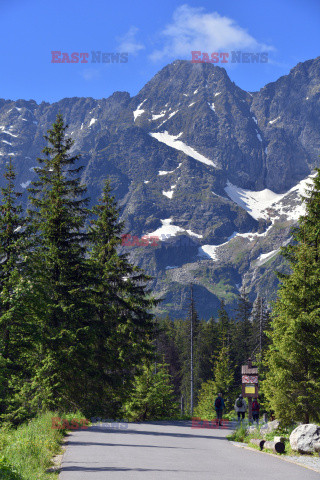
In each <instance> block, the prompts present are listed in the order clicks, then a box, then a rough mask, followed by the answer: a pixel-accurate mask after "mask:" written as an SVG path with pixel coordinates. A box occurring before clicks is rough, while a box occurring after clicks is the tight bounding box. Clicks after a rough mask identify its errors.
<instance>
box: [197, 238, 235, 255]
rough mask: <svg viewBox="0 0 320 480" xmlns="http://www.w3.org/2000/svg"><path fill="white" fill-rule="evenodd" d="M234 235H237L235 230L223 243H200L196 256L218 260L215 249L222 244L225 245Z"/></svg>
mask: <svg viewBox="0 0 320 480" xmlns="http://www.w3.org/2000/svg"><path fill="white" fill-rule="evenodd" d="M235 236H237V232H233V234H232V235H231V236H230V237H229V238H228V240H227V241H226V242H224V243H220V245H202V246H201V247H199V249H198V255H197V256H198V257H206V258H211V260H214V261H216V260H218V256H217V249H218V248H219V247H222V246H223V245H227V243H229V241H230V240H232V239H233V238H234V237H235Z"/></svg>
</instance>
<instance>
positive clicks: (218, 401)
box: [214, 393, 225, 426]
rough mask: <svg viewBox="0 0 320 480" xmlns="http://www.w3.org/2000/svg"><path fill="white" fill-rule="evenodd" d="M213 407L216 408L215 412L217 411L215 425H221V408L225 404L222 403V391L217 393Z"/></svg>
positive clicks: (222, 408)
mask: <svg viewBox="0 0 320 480" xmlns="http://www.w3.org/2000/svg"><path fill="white" fill-rule="evenodd" d="M214 408H215V410H216V413H217V422H216V423H217V425H218V423H219V425H220V426H221V425H222V413H223V410H224V408H225V405H224V401H223V398H222V393H218V396H217V398H216V399H215V402H214Z"/></svg>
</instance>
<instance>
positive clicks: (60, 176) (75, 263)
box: [29, 114, 89, 409]
mask: <svg viewBox="0 0 320 480" xmlns="http://www.w3.org/2000/svg"><path fill="white" fill-rule="evenodd" d="M67 127H68V126H67V125H65V124H64V122H63V118H62V116H61V115H60V114H59V115H58V116H57V119H56V122H55V123H54V124H53V126H52V129H50V130H48V134H47V135H45V136H44V138H45V140H46V141H47V146H46V147H45V148H44V149H43V153H44V154H45V158H38V159H37V160H38V163H39V167H37V168H35V172H36V173H37V175H38V177H39V178H38V180H37V181H34V182H32V184H31V185H32V187H31V188H30V189H29V192H30V197H29V200H30V202H31V205H32V207H31V209H30V210H29V219H30V223H31V231H32V233H33V253H32V256H31V270H32V272H31V273H30V276H31V277H32V279H33V283H34V285H33V287H34V290H35V291H37V292H41V294H42V299H41V300H40V303H42V306H44V308H45V312H44V311H43V310H42V312H40V315H39V318H38V323H39V329H40V336H39V342H38V344H37V348H36V350H35V357H34V358H35V363H36V364H37V367H36V374H35V376H34V377H33V381H32V382H31V384H30V389H31V390H32V393H30V395H32V397H33V403H34V406H37V408H38V409H39V408H57V407H61V408H68V409H69V408H77V407H78V406H79V402H80V398H81V394H82V392H81V382H82V372H83V371H84V365H83V359H84V358H85V356H86V353H87V348H88V346H87V344H88V338H89V321H88V320H87V317H88V311H87V300H86V289H87V279H88V274H87V272H88V267H87V262H86V259H85V253H86V240H87V235H86V232H85V226H86V221H87V217H88V210H87V208H86V206H87V203H88V199H87V198H84V194H85V192H86V188H85V186H84V185H81V181H80V176H79V174H80V172H81V170H82V168H83V167H81V166H80V167H79V166H76V165H75V164H76V162H77V161H78V160H79V156H78V155H73V156H72V155H70V150H71V148H72V145H73V143H74V142H73V141H72V140H71V139H70V138H66V129H67Z"/></svg>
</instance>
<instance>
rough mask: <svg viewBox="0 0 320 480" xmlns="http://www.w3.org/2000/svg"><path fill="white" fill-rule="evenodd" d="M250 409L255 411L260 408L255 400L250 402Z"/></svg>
mask: <svg viewBox="0 0 320 480" xmlns="http://www.w3.org/2000/svg"><path fill="white" fill-rule="evenodd" d="M252 410H255V411H257V412H258V411H259V410H260V406H259V404H258V402H257V401H256V400H255V401H254V402H253V403H252Z"/></svg>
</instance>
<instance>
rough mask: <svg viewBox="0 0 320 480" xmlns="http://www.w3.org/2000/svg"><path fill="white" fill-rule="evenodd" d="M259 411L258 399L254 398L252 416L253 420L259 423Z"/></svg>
mask: <svg viewBox="0 0 320 480" xmlns="http://www.w3.org/2000/svg"><path fill="white" fill-rule="evenodd" d="M259 412H260V404H259V403H258V399H257V398H254V399H253V402H252V418H253V421H254V422H257V423H258V424H259Z"/></svg>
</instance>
